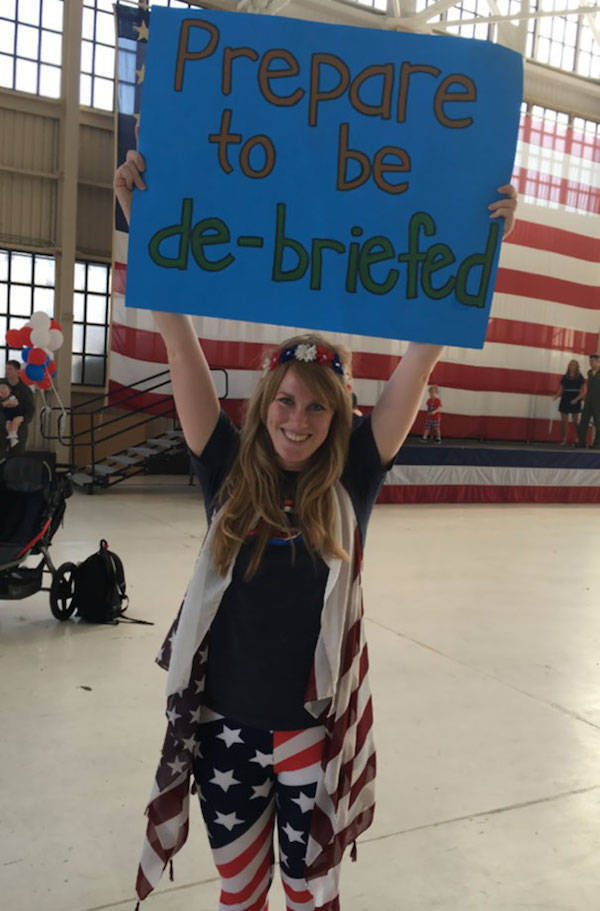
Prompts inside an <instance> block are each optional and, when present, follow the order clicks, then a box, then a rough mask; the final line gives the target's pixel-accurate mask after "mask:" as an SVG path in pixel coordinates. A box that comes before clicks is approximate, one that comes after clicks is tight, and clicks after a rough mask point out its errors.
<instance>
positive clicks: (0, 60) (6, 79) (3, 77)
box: [0, 54, 15, 89]
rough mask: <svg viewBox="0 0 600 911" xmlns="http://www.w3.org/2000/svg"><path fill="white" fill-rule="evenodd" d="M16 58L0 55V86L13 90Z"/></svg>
mask: <svg viewBox="0 0 600 911" xmlns="http://www.w3.org/2000/svg"><path fill="white" fill-rule="evenodd" d="M14 67H15V63H14V58H13V57H6V56H5V55H4V54H0V85H2V86H4V88H8V89H11V88H12V87H13V84H14Z"/></svg>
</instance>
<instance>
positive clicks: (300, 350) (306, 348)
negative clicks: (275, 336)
mask: <svg viewBox="0 0 600 911" xmlns="http://www.w3.org/2000/svg"><path fill="white" fill-rule="evenodd" d="M288 361H303V362H304V363H305V364H312V363H317V364H323V365H324V366H325V367H331V369H332V370H334V371H335V372H336V373H337V374H339V376H341V377H342V379H343V380H344V381H345V382H346V386H347V387H348V389H350V378H349V376H348V374H347V373H346V371H345V370H344V365H343V364H342V362H341V360H340V356H339V354H338V353H337V351H335V350H334V349H333V348H328V347H327V345H308V344H306V343H302V344H299V345H290V346H289V347H288V348H280V349H279V351H276V352H275V354H274V355H273V356H272V357H271V359H270V360H269V362H268V363H267V368H266V369H267V372H270V371H271V370H275V368H276V367H278V366H279V365H280V364H286V363H287V362H288Z"/></svg>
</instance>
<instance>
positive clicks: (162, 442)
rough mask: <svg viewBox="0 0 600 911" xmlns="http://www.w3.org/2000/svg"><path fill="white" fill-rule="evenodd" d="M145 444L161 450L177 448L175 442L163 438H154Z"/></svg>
mask: <svg viewBox="0 0 600 911" xmlns="http://www.w3.org/2000/svg"><path fill="white" fill-rule="evenodd" d="M147 442H148V443H152V445H153V446H160V448H161V449H173V447H174V446H177V441H176V440H167V439H165V438H164V437H155V438H154V439H152V440H147Z"/></svg>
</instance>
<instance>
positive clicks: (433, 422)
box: [423, 386, 442, 443]
mask: <svg viewBox="0 0 600 911" xmlns="http://www.w3.org/2000/svg"><path fill="white" fill-rule="evenodd" d="M425 407H426V408H427V414H426V415H425V433H424V434H423V440H427V439H428V437H429V433H430V432H431V433H433V434H435V442H436V443H441V442H442V435H441V419H442V400H441V399H440V398H439V389H438V387H437V386H430V387H429V398H428V399H427V403H426V406H425Z"/></svg>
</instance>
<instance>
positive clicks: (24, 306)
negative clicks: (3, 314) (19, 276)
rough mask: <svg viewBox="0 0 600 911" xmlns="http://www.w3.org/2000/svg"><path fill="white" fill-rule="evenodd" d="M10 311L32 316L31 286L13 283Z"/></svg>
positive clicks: (16, 314) (18, 314) (17, 314)
mask: <svg viewBox="0 0 600 911" xmlns="http://www.w3.org/2000/svg"><path fill="white" fill-rule="evenodd" d="M9 306H10V312H11V313H12V314H14V315H15V316H31V313H32V309H31V287H27V286H26V285H12V287H11V289H10V295H9Z"/></svg>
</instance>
